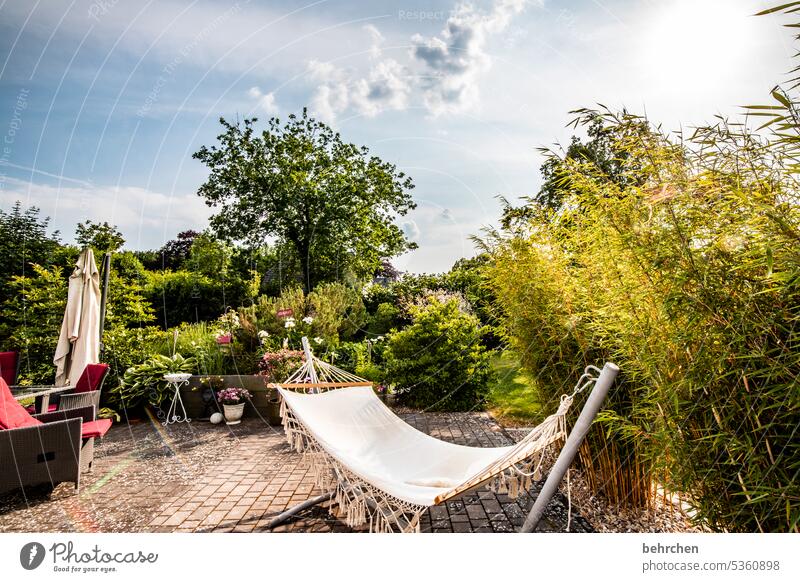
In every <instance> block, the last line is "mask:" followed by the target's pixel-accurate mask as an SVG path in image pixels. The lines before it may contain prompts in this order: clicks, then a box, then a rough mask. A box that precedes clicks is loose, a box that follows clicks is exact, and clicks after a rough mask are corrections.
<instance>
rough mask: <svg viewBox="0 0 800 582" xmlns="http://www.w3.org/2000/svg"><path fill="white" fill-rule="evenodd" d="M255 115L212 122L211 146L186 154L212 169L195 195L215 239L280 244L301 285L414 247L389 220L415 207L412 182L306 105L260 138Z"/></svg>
mask: <svg viewBox="0 0 800 582" xmlns="http://www.w3.org/2000/svg"><path fill="white" fill-rule="evenodd" d="M256 121H257V119H255V118H252V119H245V120H244V122H243V123H236V124H232V123H228V122H227V121H225V119H220V123H221V124H222V126H223V128H224V130H225V131H224V133H222V134H221V135H219V136H218V138H217V139H218V141H219V144H218V145H215V146H211V147H205V146H203V147H202V148H200V150H199V151H197V152H196V153H195V154H194V158H196V159H198V160H200V161H201V162H203V163H204V164H205V165H206V166H208V167H209V168H210V170H211V173H210V175H209V177H208V180H207V181H206V182H205V183H204V184H203V185H202V186H201V187H200V189H199V192H198V193H199V195H200V196H201V197H203V198H204V199H205V201H206V204H208V205H209V206H211V207H215V208H218V209H219V212H218V213H217V214H215V215H214V216H213V217H212V219H211V224H212V227H213V228H214V229H215V230H216V232H217V234H218V235H219V236H221V237H223V238H227V239H229V240H239V241H246V242H249V243H251V244H254V245H259V244H263V242H264V241H265V240H266V239H267V238H269V237H277V238H278V239H279V240H281V241H285V242H288V243H289V244H291V246H292V247H293V248H294V250H295V251H296V252H297V255H298V257H299V260H300V267H301V271H302V276H303V284H304V286H305V287H306V289H310V288H312V287H313V286H314V284H315V283H317V282H319V281H321V280H325V279H330V278H336V276H337V275H339V274H341V273H343V272H345V271H346V272H350V273H352V274H354V275H355V276H358V277H364V276H369V275H370V274H371V273H372V272H374V270H375V269H376V268H377V267H378V266H379V265H380V264H381V260H382V259H384V258H386V257H392V256H395V255H398V254H400V253H402V252H403V251H405V250H407V249H411V248H415V247H416V245H415V244H414V243H411V242H409V241H408V240H406V238H405V236H404V235H403V232H402V230H401V229H400V228H399V227H398V226H397V225H396V224H395V222H394V218H395V216H396V215H400V216H402V215H404V214H406V213H407V212H408V211H409V210H411V209H413V208H415V206H416V205H415V204H414V202H413V200H412V198H411V194H410V190H411V189H412V188H413V184H412V181H411V178H409V177H407V176H406V175H405V174H403V173H402V172H399V171H398V170H397V169H396V167H395V166H394V165H393V164H390V163H388V162H384V161H382V160H381V159H379V158H378V157H376V156H371V155H369V150H368V149H367V148H366V147H357V146H355V145H353V144H349V143H345V142H343V141H342V139H341V137H340V135H339V134H338V133H336V132H334V131H333V130H332V129H331V128H330V127H328V126H327V125H325V124H324V123H322V122H319V121H316V120H315V119H313V118H311V117H309V115H308V112H307V111H306V110H305V109H304V110H303V113H302V115H300V116H296V115H290V116H289V119H288V121H287V122H286V123H285V124H283V125H281V122H280V120H279V119H277V118H272V119H271V120H270V121H269V125H268V127H267V129H266V130H264V131H263V132H261V134H260V135H259V134H257V133H256V131H255V123H256Z"/></svg>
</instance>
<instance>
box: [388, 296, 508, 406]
mask: <svg viewBox="0 0 800 582" xmlns="http://www.w3.org/2000/svg"><path fill="white" fill-rule="evenodd" d="M411 314H412V316H413V318H414V322H413V323H412V324H411V325H410V326H408V327H407V328H405V329H403V330H401V331H398V332H394V333H392V334H391V335H390V336H389V340H388V346H387V347H386V349H385V352H384V353H383V355H384V359H385V361H384V377H385V378H387V379H389V380H391V381H392V382H393V383H394V385H393V388H394V390H395V392H396V393H397V395H398V402H399V403H400V404H404V405H408V406H413V407H416V408H425V409H427V410H446V411H451V410H473V409H477V408H480V407H481V406H482V405H483V403H484V401H485V399H486V395H487V393H488V391H489V383H490V381H491V380H492V377H493V373H492V369H491V366H490V365H489V353H488V352H487V350H486V349H485V348H484V347H483V345H482V344H481V327H480V322H479V321H478V318H477V317H475V316H474V315H469V314H466V313H463V312H462V311H461V309H460V306H459V303H458V301H456V300H450V301H447V302H446V303H440V302H439V301H437V300H436V299H435V298H431V299H430V300H429V303H428V305H427V306H426V307H413V308H412V310H411ZM380 343H381V342H378V343H377V344H376V345H380Z"/></svg>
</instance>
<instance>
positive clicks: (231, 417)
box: [222, 402, 244, 424]
mask: <svg viewBox="0 0 800 582" xmlns="http://www.w3.org/2000/svg"><path fill="white" fill-rule="evenodd" d="M222 408H223V410H224V411H225V423H226V424H239V423H240V422H242V414H244V402H242V403H241V404H223V405H222Z"/></svg>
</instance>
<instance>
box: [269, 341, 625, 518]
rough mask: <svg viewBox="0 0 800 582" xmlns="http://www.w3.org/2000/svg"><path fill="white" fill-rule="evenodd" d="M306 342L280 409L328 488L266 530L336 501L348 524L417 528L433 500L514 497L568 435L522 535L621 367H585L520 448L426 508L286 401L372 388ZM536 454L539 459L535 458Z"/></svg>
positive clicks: (557, 481) (543, 506)
mask: <svg viewBox="0 0 800 582" xmlns="http://www.w3.org/2000/svg"><path fill="white" fill-rule="evenodd" d="M302 341H303V350H304V351H305V357H306V359H305V362H304V363H303V365H302V366H301V367H300V368H299V369H298V370H297V371H296V372H295V373H293V374H292V375H291V376H290V377H289V378H288V379H287V380H286V381H285V382H282V383H280V384H274V385H273V386H275V387H276V388H278V390H279V392H280V393H281V396H282V398H281V400H282V404H281V414H282V416H283V424H284V428H285V430H286V434H287V439H288V440H289V442H290V444H291V445H292V446H293V447H294V448H295V449H296V450H297V451H298V452H302V453H303V454H304V455H305V456H306V457H307V458H308V460H309V462H310V463H311V465H312V469H313V472H314V474H315V477H316V485H317V486H319V487H321V488H322V489H323V490H327V492H326V493H324V494H322V495H319V496H317V497H314V498H311V499H308V500H306V501H304V502H302V503H299V504H297V505H295V506H293V507H291V508H289V509H288V510H286V511H284V512H283V513H281V514H279V515H277V516H275V517H274V518H273V519H272V520H271V521H270V523H269V524H268V525H267V529H273V528H275V527H277V526H279V525H281V524H283V523H286V522H287V521H289V520H290V519H292V518H293V517H294V516H296V515H297V514H298V513H300V512H302V511H304V510H305V509H308V508H309V507H312V506H315V505H318V504H320V503H324V502H326V501H333V502H334V503H333V505H332V506H331V511H333V507H334V506H337V505H338V508H339V515H340V516H344V517H345V518H346V521H347V523H348V525H351V526H353V527H355V526H357V525H361V524H364V523H369V524H370V531H395V530H399V531H419V517H420V515H421V513H422V512H423V511H425V510H427V508H428V507H429V506H430V505H438V504H439V503H443V502H444V501H446V500H449V499H453V498H457V497H461V496H462V495H464V494H466V493H468V492H471V491H473V490H475V489H477V488H479V487H482V486H484V485H486V484H489V485H490V486H492V487H494V488H497V487H498V486H499V488H500V490H501V491H508V492H509V495H511V496H516V494H517V493H518V492H519V491H520V490H521V489H523V488H527V487H529V486H530V484H531V477H532V476H533V475H534V474H537V475H538V470H539V466H540V464H541V461H542V455H541V452H542V450H543V449H544V448H546V447H547V446H550V445H552V444H553V443H555V442H558V441H560V440H564V446H563V447H562V448H561V451H560V453H559V455H558V458H557V459H556V462H555V463H554V465H553V467H552V469H551V470H550V473H549V474H548V476H547V479H546V481H545V483H544V485H543V486H542V488H541V490H540V492H539V495H538V496H537V498H536V501H535V502H534V504H533V507H532V508H531V510H530V512H529V514H528V516H527V518H526V519H525V522H524V524H523V525H522V527H521V529H520V531H521V532H532V531H534V530H535V528H536V526H537V525H538V523H539V521H540V520H541V518H542V515H543V514H544V511H545V509H546V507H547V504H548V503H549V502H550V500H551V499H552V497H553V495H554V494H555V493H556V491H557V490H558V487H559V484H560V483H561V481H562V480H563V479H564V476H565V475H566V473H567V471H568V469H569V467H570V465H571V464H572V461H573V460H574V459H575V456H576V455H577V453H578V449H579V448H580V445H581V443H582V442H583V440H584V438H585V437H586V434H587V433H588V431H589V429H590V427H591V425H592V422H593V421H594V419H595V418H596V416H597V414H598V412H599V411H600V408H601V406H602V404H603V401H604V400H605V398H606V395H607V394H608V391H609V389H610V388H611V386H612V385H613V383H614V380H615V378H616V376H617V374H618V373H619V368H618V367H617V366H616V365H614V364H612V363H610V362H609V363H606V364H605V366H604V367H603V369H602V370H600V369H598V368H596V367H594V366H589V367H587V368H586V370H585V372H584V374H583V375H582V376H581V378H580V379H579V380H578V383H577V385H576V386H575V390H574V391H573V393H572V394H570V395H565V396H562V399H561V403H560V406H559V409H558V411H557V412H556V413H554V414H553V415H551V416H549V417H548V418H547V419H545V420H544V421H543V422H542V423H541V424H540V425H539V426H537V427H535V428H534V429H533V430H532V431H531V432H530V433H529V434H528V435H527V436H525V437H524V438H523V439H521V440H520V441H519V442H518V443H517V444H516V445H514V446H512V447H508V452H506V453H504V454H502V455H501V456H499V457H498V458H497V459H496V460H495V461H493V462H492V463H490V464H489V465H488V466H487V467H485V468H484V469H482V470H481V471H479V472H478V473H477V474H476V475H473V476H472V477H471V478H469V479H467V480H465V481H464V482H463V483H459V484H458V485H457V486H454V487H452V488H451V489H449V490H447V491H446V493H443V494H440V495H437V496H436V498H435V499H434V500H433V503H432V504H429V505H420V504H418V503H417V504H415V503H413V502H411V501H408V500H404V499H401V498H400V497H398V496H397V495H392V494H391V493H388V492H386V491H385V490H383V489H381V487H380V486H379V485H375V484H374V483H372V482H370V481H369V480H368V479H365V478H363V477H362V476H360V475H359V474H357V473H356V472H355V471H353V470H351V468H350V467H348V466H347V463H346V462H345V461H343V460H341V459H337V458H336V457H335V456H334V455H332V454H331V453H330V452H329V451H328V450H326V448H325V446H324V445H323V444H321V443H320V442H318V440H317V439H316V438H315V437H314V436H313V434H312V431H311V430H308V429H307V427H305V426H304V424H303V422H302V420H301V419H300V418H299V417H298V415H297V414H296V413H295V411H294V410H293V409H292V404H290V403H287V400H292V399H293V398H294V396H293V394H294V393H301V394H309V395H310V394H323V393H325V392H329V391H333V390H342V389H347V388H358V387H372V382H369V381H367V380H365V379H363V378H360V377H358V376H356V375H355V374H351V373H350V372H347V371H345V370H341V369H340V368H337V367H336V366H333V365H331V364H328V363H327V362H323V361H322V360H320V359H318V358H316V357H315V356H314V355H313V353H312V352H311V347H310V344H309V342H308V339H307V338H305V337H304V338H303V340H302ZM592 384H594V386H593V388H592V390H591V393H590V394H589V396H588V398H587V400H586V403H585V404H584V406H583V409H582V410H581V413H580V415H579V416H578V419H577V420H576V422H575V425H574V426H573V427H572V430H571V431H570V432H569V435H568V436H567V430H566V419H565V416H566V412H567V410H568V409H569V406H570V404H571V403H572V401H573V399H574V398H575V397H576V396H577V395H578V394H579V393H581V392H583V391H584V390H585V389H586V388H588V387H589V386H590V385H592ZM361 390H363V388H361ZM376 400H377V398H376ZM380 406H383V405H380ZM389 414H391V413H389ZM536 456H538V462H537V461H536V459H534V457H536ZM537 478H538V477H537Z"/></svg>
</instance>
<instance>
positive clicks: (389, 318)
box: [367, 303, 401, 337]
mask: <svg viewBox="0 0 800 582" xmlns="http://www.w3.org/2000/svg"><path fill="white" fill-rule="evenodd" d="M400 316H401V311H400V309H399V308H397V307H395V306H394V305H392V304H391V303H379V304H378V307H377V308H376V309H375V313H373V314H372V315H371V316H370V317H369V320H368V321H369V323H368V324H367V337H378V336H382V335H386V334H387V333H389V331H390V330H391V329H393V328H397V327H399V326H400Z"/></svg>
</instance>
